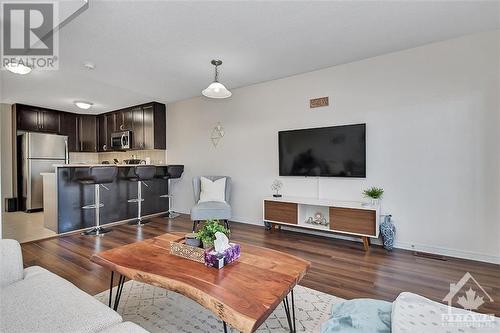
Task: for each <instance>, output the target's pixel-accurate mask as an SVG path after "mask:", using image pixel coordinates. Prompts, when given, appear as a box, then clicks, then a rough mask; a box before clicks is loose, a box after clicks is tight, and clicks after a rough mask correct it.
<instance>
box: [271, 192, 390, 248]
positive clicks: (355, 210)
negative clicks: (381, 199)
mask: <svg viewBox="0 0 500 333" xmlns="http://www.w3.org/2000/svg"><path fill="white" fill-rule="evenodd" d="M318 213H319V214H320V217H321V218H320V221H321V223H320V224H315V223H314V222H313V223H308V222H306V221H307V220H309V222H311V221H310V220H311V219H310V218H312V220H313V221H314V220H315V217H314V216H315V214H318ZM379 215H380V212H379V208H378V207H374V206H369V205H365V204H364V203H362V202H358V201H340V200H332V199H321V198H307V197H290V196H284V197H279V198H276V197H267V198H264V200H263V220H264V222H267V223H270V224H271V225H272V226H273V228H274V227H275V226H277V225H286V226H290V227H294V228H299V229H308V230H316V231H324V232H329V233H337V234H344V235H349V236H356V237H361V238H362V240H363V245H364V247H365V250H366V249H368V246H369V243H370V240H369V239H370V238H376V237H378V235H379Z"/></svg>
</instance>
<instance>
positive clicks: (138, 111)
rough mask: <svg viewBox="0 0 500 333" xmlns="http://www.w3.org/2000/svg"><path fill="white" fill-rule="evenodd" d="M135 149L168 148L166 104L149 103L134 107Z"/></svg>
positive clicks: (133, 140) (133, 145)
mask: <svg viewBox="0 0 500 333" xmlns="http://www.w3.org/2000/svg"><path fill="white" fill-rule="evenodd" d="M131 110H132V115H133V134H132V148H133V149H165V148H166V140H167V138H166V126H167V124H166V114H165V104H160V103H156V102H153V103H149V104H144V105H139V106H136V107H133V108H132V109H131Z"/></svg>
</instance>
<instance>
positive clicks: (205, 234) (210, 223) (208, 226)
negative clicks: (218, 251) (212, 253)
mask: <svg viewBox="0 0 500 333" xmlns="http://www.w3.org/2000/svg"><path fill="white" fill-rule="evenodd" d="M216 232H222V233H224V234H225V235H226V236H228V237H229V233H230V231H229V230H228V229H227V228H226V227H224V226H223V225H222V224H220V223H219V220H206V222H205V224H204V225H203V228H201V229H200V230H198V232H197V233H196V238H197V239H199V240H200V241H201V242H202V243H203V247H204V248H205V249H206V248H210V247H212V246H213V245H214V240H215V233H216Z"/></svg>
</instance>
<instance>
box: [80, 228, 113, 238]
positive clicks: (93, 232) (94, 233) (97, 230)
mask: <svg viewBox="0 0 500 333" xmlns="http://www.w3.org/2000/svg"><path fill="white" fill-rule="evenodd" d="M110 231H111V230H110V229H106V228H103V227H95V228H92V229H90V230H87V231H84V232H82V235H84V236H99V235H102V234H105V233H108V232H110Z"/></svg>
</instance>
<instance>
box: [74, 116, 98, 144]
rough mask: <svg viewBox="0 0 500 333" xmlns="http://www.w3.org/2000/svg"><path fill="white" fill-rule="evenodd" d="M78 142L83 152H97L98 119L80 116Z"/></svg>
mask: <svg viewBox="0 0 500 333" xmlns="http://www.w3.org/2000/svg"><path fill="white" fill-rule="evenodd" d="M78 142H79V148H80V150H79V151H81V152H91V153H93V152H96V151H97V117H96V116H90V115H79V116H78Z"/></svg>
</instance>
